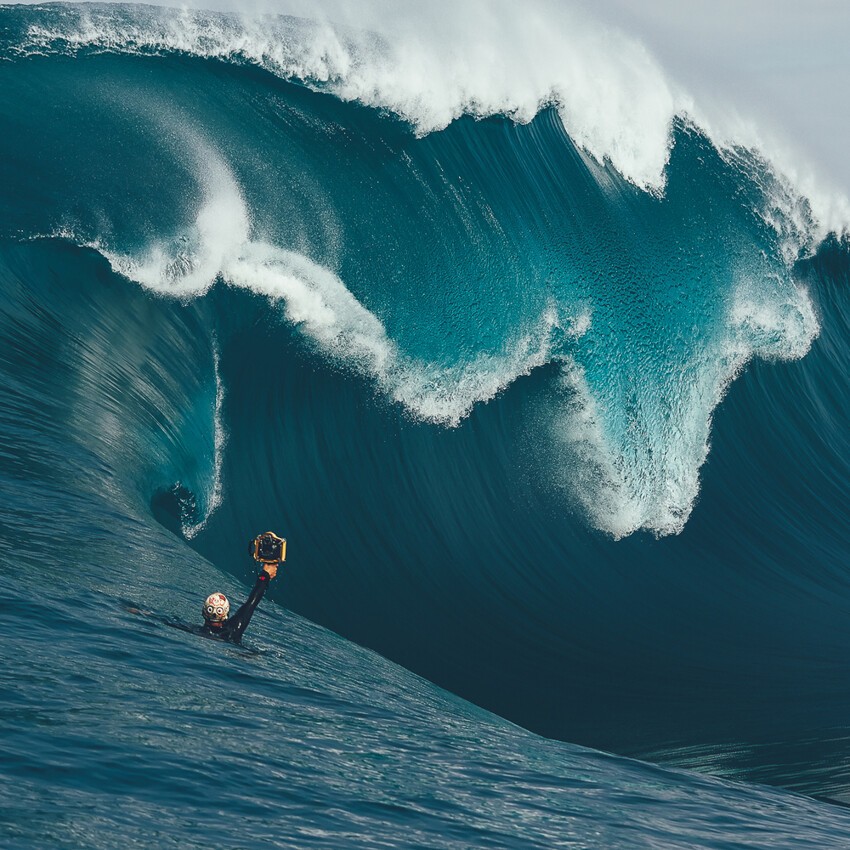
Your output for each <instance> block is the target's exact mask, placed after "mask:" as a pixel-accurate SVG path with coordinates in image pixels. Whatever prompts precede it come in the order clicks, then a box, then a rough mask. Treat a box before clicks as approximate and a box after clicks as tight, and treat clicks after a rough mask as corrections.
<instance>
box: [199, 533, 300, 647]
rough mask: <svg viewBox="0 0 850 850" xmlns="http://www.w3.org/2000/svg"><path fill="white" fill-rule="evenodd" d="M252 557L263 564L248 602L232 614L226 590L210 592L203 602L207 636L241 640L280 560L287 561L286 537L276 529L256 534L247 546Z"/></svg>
mask: <svg viewBox="0 0 850 850" xmlns="http://www.w3.org/2000/svg"><path fill="white" fill-rule="evenodd" d="M248 552H249V554H250V555H251V557H252V558H253V559H254V560H255V561H258V562H259V563H261V564H262V565H263V569H262V570H261V571H260V574H259V575H258V576H257V581H256V583H255V584H254V589H253V590H252V591H251V595H250V596H249V597H248V599H247V600H246V602H245V604H244V605H243V606H242V607H241V608H240V609H239V610H238V611H237V612H236V613H235V614H234V615H233V616H232V617H230V616H229V614H230V602H229V601H228V599H227V597H226V596H225V595H224V594H223V593H211V594H210V595H209V596H208V597H207V598H206V601H205V602H204V608H203V614H204V626H203V629H202V630H201V631H202V633H203V634H205V635H207V636H208V637H214V638H218V639H219V640H226V641H230V642H231V643H239V641H240V640H241V639H242V635H243V633H244V632H245V629H246V628H248V623H249V622H251V616H252V615H253V613H254V609H255V608H256V607H257V605H259V604H260V600H261V599H262V598H263V596H264V595H265V592H266V588H267V587H268V586H269V582H270V581H271V580H272V579H273V578H274V577H275V576H276V575H277V568H278V566H279V565H280V562H281V561H285V560H286V540H284V538H282V537H278V536H277V535H276V534H275V533H274V532H272V531H267V532H266V533H265V534H260V535H259V536H258V537H255V538H254V539H253V540H252V541H251V542H250V544H249V545H248Z"/></svg>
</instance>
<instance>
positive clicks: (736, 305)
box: [552, 273, 819, 539]
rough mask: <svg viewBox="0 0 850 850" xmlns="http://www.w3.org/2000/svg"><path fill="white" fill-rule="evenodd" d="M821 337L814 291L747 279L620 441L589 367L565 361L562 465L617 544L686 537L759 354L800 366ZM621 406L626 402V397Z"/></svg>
mask: <svg viewBox="0 0 850 850" xmlns="http://www.w3.org/2000/svg"><path fill="white" fill-rule="evenodd" d="M818 333H819V325H818V320H817V316H816V313H815V308H814V305H813V304H812V301H811V298H810V296H809V294H808V292H807V291H806V290H805V289H804V288H803V287H802V286H800V285H799V284H797V283H795V282H794V281H793V280H792V279H790V277H789V278H780V277H778V276H777V277H775V278H772V279H771V278H767V279H762V278H759V279H756V278H753V277H751V276H750V275H748V274H745V273H741V274H740V275H739V276H738V279H737V280H736V281H735V282H734V285H733V295H732V297H731V299H730V301H729V308H728V310H727V314H726V317H725V322H724V326H723V333H722V334H721V335H720V336H719V338H718V339H717V340H716V342H715V343H714V344H712V345H710V346H708V347H707V348H706V349H704V350H701V351H700V352H699V353H698V354H696V355H695V356H694V358H693V360H692V361H691V362H689V363H684V364H682V365H681V366H680V367H679V369H678V370H677V378H676V381H677V382H676V384H675V387H673V388H670V387H667V388H666V389H665V390H659V391H658V392H655V391H653V390H652V384H651V381H652V377H651V376H650V377H649V378H648V379H647V380H648V381H649V384H648V386H649V388H650V389H649V391H648V392H645V393H644V394H643V396H641V397H639V398H638V399H637V400H636V401H635V402H634V403H635V404H639V405H640V408H641V409H640V412H639V413H638V414H636V416H635V417H634V419H633V421H632V423H631V425H630V427H629V429H628V431H627V432H626V433H625V434H619V435H618V434H612V433H611V429H610V420H611V416H610V411H606V410H604V409H603V408H602V407H601V402H600V401H599V400H598V399H597V398H595V397H594V394H593V392H592V391H591V388H590V387H589V385H588V383H587V379H586V375H585V371H584V370H583V369H582V367H581V366H580V365H579V364H578V363H576V362H575V361H574V360H573V359H570V358H565V359H562V360H561V385H562V388H563V390H564V396H563V398H562V399H561V400H559V401H560V404H559V407H558V409H557V411H556V412H555V414H554V419H553V423H552V433H553V436H554V438H555V442H556V445H557V444H560V445H561V446H563V447H564V449H565V450H566V452H567V454H566V458H565V457H563V456H561V457H556V458H555V459H554V461H553V469H554V470H555V476H556V480H557V481H558V482H559V483H560V484H561V485H562V486H564V487H565V488H567V489H568V490H569V492H570V494H571V496H572V498H573V499H574V500H575V502H576V503H577V504H578V505H579V506H580V507H581V509H582V510H583V512H584V513H585V515H586V516H587V517H588V519H589V521H590V522H591V524H593V525H594V526H595V527H596V528H598V529H600V530H601V531H604V532H606V533H608V534H610V535H611V536H613V537H614V538H617V539H619V538H622V537H625V536H627V535H629V534H632V533H633V532H635V531H637V530H639V529H645V530H648V531H651V532H652V533H654V534H656V535H658V536H663V535H669V534H678V533H679V532H681V531H682V529H683V528H684V527H685V524H686V523H687V521H688V518H689V517H690V514H691V511H692V510H693V507H694V504H695V503H696V499H697V496H698V494H699V488H700V469H701V468H702V465H703V464H704V463H705V460H706V458H707V457H708V452H709V438H710V434H711V424H712V416H713V413H714V410H715V409H716V408H717V406H718V405H719V404H720V402H721V400H722V398H723V396H724V394H725V393H726V390H727V389H728V387H729V385H730V384H731V383H732V381H733V380H734V379H735V378H736V377H737V376H738V375H739V374H740V372H741V370H742V369H743V368H744V367H745V366H746V364H747V363H748V362H749V361H750V360H751V359H753V358H754V357H761V358H765V359H771V360H797V359H800V358H802V357H803V356H805V355H806V354H807V353H808V351H809V349H810V347H811V345H812V342H813V341H814V339H815V338H816V336H817V335H818ZM615 403H616V404H617V405H622V404H624V403H625V402H624V400H622V399H618V400H617V401H616V402H615Z"/></svg>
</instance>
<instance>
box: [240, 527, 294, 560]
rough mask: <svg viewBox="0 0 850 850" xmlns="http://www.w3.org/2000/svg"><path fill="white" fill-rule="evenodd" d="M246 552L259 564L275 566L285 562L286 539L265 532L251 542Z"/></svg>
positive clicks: (271, 532) (270, 532)
mask: <svg viewBox="0 0 850 850" xmlns="http://www.w3.org/2000/svg"><path fill="white" fill-rule="evenodd" d="M248 551H249V552H250V553H251V557H252V558H253V559H254V560H255V561H259V563H261V564H277V563H278V562H280V561H285V560H286V538H285V537H278V535H277V534H275V533H274V532H273V531H266V532H264V533H263V534H258V535H257V536H256V537H255V538H254V539H253V540H252V541H251V546H250V548H249V550H248Z"/></svg>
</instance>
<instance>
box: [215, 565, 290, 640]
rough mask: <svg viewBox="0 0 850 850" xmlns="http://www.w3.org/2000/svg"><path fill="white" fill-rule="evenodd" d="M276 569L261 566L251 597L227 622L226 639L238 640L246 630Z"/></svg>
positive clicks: (272, 566)
mask: <svg viewBox="0 0 850 850" xmlns="http://www.w3.org/2000/svg"><path fill="white" fill-rule="evenodd" d="M277 567H278V565H277V564H264V565H263V569H262V570H261V571H260V574H259V575H258V576H257V581H256V582H254V588H253V590H251V595H250V596H249V597H248V599H247V600H246V601H245V604H244V605H242V607H241V608H240V609H239V610H238V611H237V612H236V613H235V614H234V615H233V616H232V617H231V618H230V619H229V620H228V621H227V632H228V637H230V638H232V639H233V640H239V639H240V638H241V637H242V634H243V632H244V631H245V629H246V628H248V623H250V622H251V617H252V616H253V614H254V609H255V608H256V607H257V605H259V604H260V600H261V599H262V598H263V596H264V595H265V593H266V588H268V586H269V582H270V581H271V580H272V579H273V578H274V577H275V576H276V575H277Z"/></svg>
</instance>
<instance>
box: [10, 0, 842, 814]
mask: <svg viewBox="0 0 850 850" xmlns="http://www.w3.org/2000/svg"><path fill="white" fill-rule="evenodd" d="M0 14H2V16H3V19H4V29H3V30H2V42H0V57H2V59H3V60H4V61H2V62H0V116H2V120H3V125H4V127H5V128H7V132H4V133H3V134H0V175H1V176H2V180H0V228H2V233H0V237H2V240H3V241H2V244H0V254H2V259H3V266H2V272H3V286H4V292H5V294H6V306H7V309H8V311H9V312H8V315H5V316H4V334H6V338H7V340H8V346H7V349H8V350H7V356H6V360H5V361H4V362H5V364H6V366H5V367H4V368H5V369H6V372H4V374H6V373H8V375H9V376H10V377H9V381H8V393H7V394H8V398H7V399H6V403H7V406H8V408H9V411H11V412H10V414H9V421H10V422H12V421H13V420H14V419H15V417H17V416H18V415H19V414H20V411H21V410H26V409H27V404H25V403H23V402H21V398H22V397H24V396H26V394H27V393H28V392H29V391H30V390H29V389H27V386H28V384H27V381H24V380H22V379H21V378H20V377H19V376H18V374H17V373H18V372H21V374H26V375H28V376H29V379H28V380H29V383H30V384H31V385H33V386H35V387H37V389H38V393H34V394H33V396H32V399H31V402H30V403H31V406H32V407H33V408H34V409H36V410H47V411H49V417H50V418H49V420H48V421H50V422H54V423H57V426H58V427H57V429H56V433H54V432H53V430H52V426H51V428H50V429H47V432H46V436H45V440H48V438H49V441H52V440H55V441H57V442H56V445H53V443H52V442H51V443H50V445H51V447H52V448H51V451H53V452H55V456H56V458H61V457H62V454H63V451H64V450H65V449H64V447H65V446H66V444H67V446H68V447H70V448H68V457H69V458H71V459H72V460H74V462H75V463H76V462H77V460H79V459H80V458H83V459H87V461H86V462H90V463H91V477H89V475H88V474H86V475H82V476H80V477H79V479H78V480H76V481H75V480H74V479H73V477H72V476H70V474H69V476H68V477H67V479H63V481H64V484H63V486H64V487H66V488H71V489H72V490H73V489H74V488H76V491H77V492H78V494H86V498H88V495H90V494H96V495H97V496H98V498H99V497H100V496H103V495H106V496H107V497H108V498H109V499H111V500H112V502H113V503H114V504H115V505H116V506H120V511H121V512H124V513H126V514H127V515H129V516H131V517H132V518H133V520H134V522H136V523H138V526H137V528H149V527H151V526H149V525H147V523H148V522H149V520H150V519H151V517H155V518H156V519H157V520H159V522H160V523H161V524H162V525H164V526H165V527H166V528H168V529H170V530H172V531H174V532H176V533H177V534H178V535H180V536H183V537H186V538H191V540H192V546H193V547H194V548H195V549H196V550H197V551H199V552H201V553H203V554H204V555H206V556H207V557H208V558H209V559H210V560H211V561H213V562H214V563H216V564H218V565H219V566H221V567H224V568H226V569H229V570H231V571H233V570H234V569H235V567H233V566H231V565H233V564H235V563H238V561H237V559H238V558H239V557H240V556H241V555H242V552H243V549H244V542H245V541H244V539H243V538H244V537H245V535H246V534H247V533H248V532H249V531H250V530H254V529H256V528H257V527H262V528H265V527H275V528H277V527H279V525H280V523H281V522H283V523H284V525H286V527H287V530H288V533H289V535H290V538H291V540H292V552H293V569H292V575H291V576H288V577H287V584H286V590H285V593H286V600H287V602H288V604H289V605H291V606H292V607H293V608H295V609H297V610H299V611H300V612H302V613H305V614H307V615H309V616H311V617H312V618H313V619H315V620H317V621H319V622H321V623H324V624H326V625H329V626H330V627H332V628H334V629H335V630H336V631H339V632H341V633H342V634H344V635H346V636H347V637H350V638H353V639H355V640H358V641H360V642H362V643H364V644H367V645H369V646H372V647H375V648H377V649H379V650H380V651H381V652H383V653H384V654H386V655H388V656H390V657H392V658H394V659H396V660H399V661H401V662H402V663H404V664H405V665H406V666H408V667H410V668H412V669H414V670H416V671H418V672H421V673H423V674H425V675H427V676H428V677H429V678H431V679H432V680H434V681H437V682H439V683H441V684H443V685H446V686H448V687H450V688H451V689H452V690H454V691H455V692H457V693H460V694H462V695H464V696H466V697H469V698H471V699H473V700H474V701H476V702H478V703H479V704H482V705H485V706H487V707H490V708H493V709H496V710H497V711H499V712H500V713H502V714H503V715H505V716H507V717H510V718H511V719H514V720H516V721H518V722H521V723H522V724H523V725H526V726H528V727H530V728H533V729H534V730H537V731H542V732H544V733H546V734H549V735H552V736H555V737H560V738H562V739H566V740H578V741H580V742H582V743H586V744H592V745H595V746H600V747H605V748H608V749H616V750H618V751H621V752H627V753H632V754H638V755H647V754H650V755H651V756H652V757H653V758H654V759H657V760H670V761H675V762H676V763H678V764H682V765H685V766H698V767H701V768H704V769H707V770H710V771H715V772H721V773H722V772H728V773H731V774H733V775H736V776H743V777H748V778H756V779H759V780H762V781H768V782H773V783H777V784H784V785H787V786H789V787H793V788H798V789H801V790H804V791H807V792H810V793H814V794H818V795H821V796H829V797H831V798H838V799H846V797H847V786H846V779H845V778H844V776H843V772H842V770H841V769H840V766H837V764H838V761H840V759H836V756H835V753H836V752H839V753H841V752H844V751H845V749H846V735H844V734H843V733H842V731H841V730H842V729H843V726H842V723H843V721H842V719H841V718H842V717H843V713H844V709H845V706H846V694H845V693H844V691H843V690H842V688H841V687H840V686H838V685H836V670H838V669H840V668H841V665H842V664H843V663H844V661H843V659H844V658H845V657H846V650H847V648H848V647H850V635H848V633H847V630H846V628H845V627H844V625H843V622H844V620H845V619H846V618H845V617H844V614H845V613H846V612H845V607H846V605H845V602H844V599H845V598H846V577H845V573H844V567H845V565H846V563H847V552H848V551H850V548H848V546H849V545H850V541H848V539H846V538H847V535H846V532H845V530H844V525H843V523H842V522H841V517H840V515H839V513H838V512H837V511H836V507H835V506H836V505H837V504H841V503H842V502H843V500H844V498H845V496H846V492H845V487H846V483H845V482H846V480H847V478H846V476H845V475H844V473H845V471H847V458H848V456H849V455H848V453H847V451H846V449H847V446H846V445H845V442H846V440H845V436H844V434H845V429H844V425H845V424H846V423H845V418H846V417H845V416H844V413H843V407H842V399H843V397H844V395H843V390H844V389H845V388H846V383H847V381H846V344H845V338H846V335H845V333H844V331H845V330H846V327H845V326H846V316H847V310H846V305H845V303H844V302H845V300H846V282H847V268H848V260H847V249H846V243H844V242H842V241H841V237H840V236H834V235H833V236H830V237H826V231H827V230H828V228H829V227H833V226H836V222H839V223H840V222H841V221H842V220H841V217H840V215H838V217H836V215H834V214H833V213H834V211H835V210H837V211H838V213H839V214H840V211H841V209H842V203H843V201H842V200H841V199H840V198H827V197H825V196H822V195H820V194H818V193H815V192H810V191H808V190H807V191H805V192H804V191H803V185H802V184H801V183H797V182H794V181H792V180H791V179H790V177H789V174H790V172H789V171H788V170H787V169H785V168H783V167H781V166H780V160H778V159H777V158H775V157H773V156H772V155H771V154H770V152H769V151H768V150H767V149H766V148H764V147H762V148H754V147H752V146H747V145H744V144H742V143H741V142H742V139H737V140H735V139H731V138H729V137H727V136H724V135H722V134H720V133H719V132H717V131H716V130H713V129H712V126H713V125H712V123H711V122H709V121H707V120H701V115H700V109H699V105H698V104H695V103H694V102H693V101H692V100H691V99H690V98H689V97H688V96H687V94H686V93H684V92H683V91H681V90H680V89H678V88H677V87H676V86H674V85H673V84H671V83H670V82H669V80H667V78H666V77H665V76H664V74H663V73H662V72H661V70H660V69H659V67H658V66H657V65H656V63H655V62H654V60H653V59H652V58H651V56H650V55H649V54H648V53H647V52H646V50H645V49H643V48H642V47H641V46H640V45H639V44H638V43H636V42H634V41H633V40H630V39H628V38H626V37H625V36H623V35H621V34H617V33H611V32H608V31H606V30H604V29H601V28H600V27H599V26H598V25H595V24H593V23H591V22H590V21H589V20H588V19H586V18H584V17H582V16H580V15H578V14H577V13H572V12H564V14H563V16H561V17H558V18H557V19H556V20H555V21H554V22H553V21H552V20H548V19H545V18H541V17H540V16H535V15H529V16H528V17H527V19H524V20H523V21H522V22H521V23H520V24H518V25H517V26H516V27H515V28H514V30H515V31H511V33H510V36H511V38H510V41H511V49H510V51H508V52H507V53H506V52H505V51H504V50H503V47H504V42H505V40H506V39H507V38H508V36H507V34H506V33H505V30H504V27H505V24H504V21H502V19H501V18H500V17H499V15H498V10H497V14H495V16H494V17H493V18H492V19H491V18H490V17H487V18H486V19H485V20H483V21H482V20H481V19H476V21H475V26H477V27H479V29H480V32H483V33H487V32H488V29H487V27H488V26H490V27H491V28H492V31H490V32H489V36H488V37H483V36H482V37H481V38H479V39H477V40H476V41H475V43H474V47H473V48H472V49H470V50H465V49H460V46H459V43H458V42H457V40H456V39H457V38H459V39H460V45H466V42H465V41H464V36H463V31H462V30H461V31H460V32H461V35H460V36H457V34H456V31H455V29H453V28H452V27H451V26H450V27H448V29H447V31H446V38H445V39H444V42H443V43H439V44H438V43H437V42H435V41H433V40H432V41H431V42H430V47H429V48H428V49H426V47H427V45H425V42H423V40H422V39H421V38H418V37H415V36H416V35H417V34H416V33H413V32H412V31H411V30H410V29H404V28H401V29H396V30H393V29H392V28H389V30H387V29H386V28H385V29H384V30H382V31H381V34H380V35H378V34H376V28H375V27H372V28H369V27H366V26H364V27H361V28H353V27H345V26H340V25H331V24H329V23H326V22H319V23H317V22H315V21H307V20H303V19H296V18H280V17H268V16H266V17H255V18H252V19H250V20H244V19H241V18H236V17H234V16H230V15H224V14H213V13H202V12H188V11H184V12H174V11H169V10H162V9H154V8H149V7H135V6H95V5H92V6H86V7H78V6H69V5H62V6H42V7H31V8H20V7H3V8H2V10H0ZM505 19H506V20H509V21H514V20H515V19H514V18H513V17H506V18H505ZM455 23H456V21H452V26H453V25H454V24H455ZM453 39H455V40H454V41H453ZM565 44H567V45H569V48H570V49H569V50H567V49H565V47H564V45H565ZM423 45H425V46H423ZM538 53H539V54H540V55H542V56H545V57H547V60H546V61H545V62H543V63H542V66H541V64H540V63H535V62H532V61H531V57H532V56H533V55H535V54H538ZM494 54H496V56H497V57H498V58H499V59H504V61H501V62H500V61H496V60H495V59H494ZM550 60H551V61H550ZM494 68H495V69H496V70H495V71H494V70H493V69H494ZM518 69H521V70H522V73H520V72H519V70H518ZM827 211H830V212H829V213H827ZM22 329H23V330H22ZM51 338H56V339H61V340H62V341H63V343H62V345H63V347H62V349H61V351H59V350H57V351H56V352H53V353H52V354H51V355H50V357H49V358H47V359H46V360H45V361H44V362H43V363H42V362H41V361H40V360H39V357H40V356H42V355H39V354H38V352H39V351H44V350H46V349H48V348H49V343H48V340H49V339H51ZM35 342H38V345H36V344H35ZM22 352H23V353H22ZM798 361H799V362H798ZM42 385H43V386H42ZM724 398H725V399H726V401H725V402H724V403H723V404H721V402H722V401H723V400H724ZM13 413H14V415H13ZM715 420H717V421H716V422H715ZM10 428H13V426H10ZM63 429H64V430H63ZM10 433H11V431H10ZM27 439H29V438H27ZM63 441H64V442H63ZM712 442H713V443H714V448H713V449H712V450H711V452H710V451H709V449H710V445H711V443H712ZM35 454H36V453H35V452H34V453H33V456H34V457H35ZM27 462H29V460H28V461H27ZM79 463H80V465H81V466H85V465H86V464H85V463H84V462H83V460H79ZM32 464H33V467H32V468H33V469H34V470H36V471H35V472H32V473H31V475H30V477H33V476H34V477H35V479H38V476H39V475H42V474H45V475H46V474H47V473H45V472H44V471H43V470H42V468H41V466H40V464H39V463H38V462H36V460H32ZM12 466H13V468H15V469H16V468H17V467H15V466H14V463H13V464H12ZM47 466H48V467H51V464H47ZM52 466H55V467H56V468H59V469H62V468H64V467H62V464H61V463H60V462H59V460H57V461H56V462H55V463H54V464H52ZM27 468H28V469H29V467H27ZM51 474H52V473H51ZM56 474H57V475H58V473H56ZM16 475H17V473H14V474H13V475H12V477H13V478H14V479H15V480H16V481H18V478H16V477H15V476H16ZM104 481H108V482H109V485H108V487H107V486H106V485H105V484H104ZM69 482H72V483H69ZM801 482H803V483H802V484H801ZM18 484H19V485H20V481H18ZM20 486H23V485H20ZM105 487H106V489H107V491H108V492H107V493H106V494H104V493H103V492H102V491H103V489H104V488H105ZM61 489H62V488H61V487H59V488H58V490H59V491H61ZM79 498H80V500H81V502H84V501H85V499H83V496H82V495H79ZM64 510H65V511H66V514H63V516H66V519H67V521H68V522H69V523H71V522H72V520H71V519H70V518H68V517H70V516H71V515H72V514H73V512H72V511H71V510H70V509H68V508H67V507H66V508H65V509H64ZM116 510H117V508H116ZM122 515H123V514H122ZM90 527H91V528H94V529H95V531H94V532H93V534H94V536H95V537H96V538H98V539H99V537H98V535H100V534H101V533H103V534H106V532H104V531H103V529H101V528H100V526H99V525H97V524H96V523H93V524H91V525H90ZM157 535H161V529H159V528H158V527H157V532H156V534H154V535H153V537H154V538H155V539H156V541H157V542H156V544H155V545H156V547H157V553H155V554H154V555H151V562H152V563H155V564H157V565H158V566H157V569H161V564H162V563H163V560H164V559H165V558H166V555H165V554H163V553H170V552H171V550H170V549H168V546H166V545H165V544H163V543H162V538H161V537H160V536H157ZM107 536H108V535H107ZM23 537H24V536H23V533H21V539H23ZM152 545H154V544H152ZM170 545H172V546H175V545H176V544H175V543H173V542H172V543H171V544H170ZM163 546H164V547H165V548H160V547H163ZM168 556H169V557H170V554H169V555H168ZM164 581H166V583H167V584H168V585H169V586H172V584H173V582H174V578H173V576H170V577H168V578H167V579H165V580H164ZM145 592H146V593H153V594H154V595H155V594H156V591H154V590H151V589H150V587H148V589H147V590H146V591H145ZM839 678H840V677H839ZM801 751H802V752H803V755H800V753H801Z"/></svg>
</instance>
